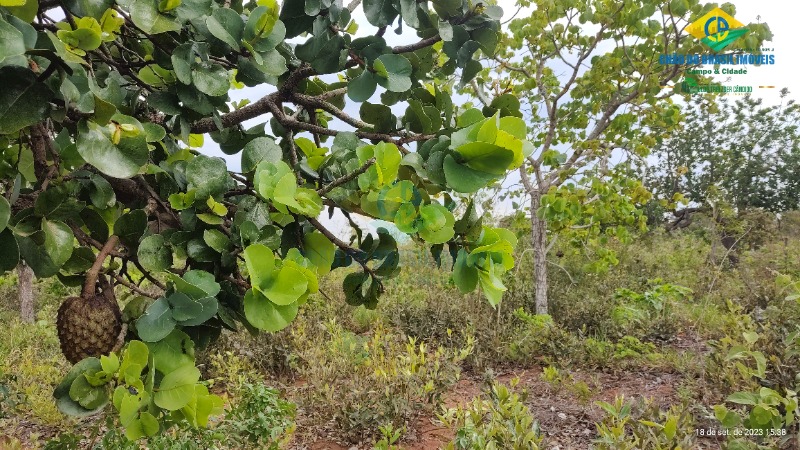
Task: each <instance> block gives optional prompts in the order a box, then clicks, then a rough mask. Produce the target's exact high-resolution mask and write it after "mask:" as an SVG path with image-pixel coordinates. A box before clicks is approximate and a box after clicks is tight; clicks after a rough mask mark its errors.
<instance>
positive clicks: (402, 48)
mask: <svg viewBox="0 0 800 450" xmlns="http://www.w3.org/2000/svg"><path fill="white" fill-rule="evenodd" d="M441 40H442V37H441V36H439V35H438V34H436V35H434V36H431V37H429V38H425V39H423V40H421V41H419V42H416V43H414V44H410V45H399V46H397V47H394V48H392V53H395V54H399V53H409V52H415V51H417V50H420V49H423V48H425V47H430V46H431V45H433V44H435V43H437V42H439V41H441Z"/></svg>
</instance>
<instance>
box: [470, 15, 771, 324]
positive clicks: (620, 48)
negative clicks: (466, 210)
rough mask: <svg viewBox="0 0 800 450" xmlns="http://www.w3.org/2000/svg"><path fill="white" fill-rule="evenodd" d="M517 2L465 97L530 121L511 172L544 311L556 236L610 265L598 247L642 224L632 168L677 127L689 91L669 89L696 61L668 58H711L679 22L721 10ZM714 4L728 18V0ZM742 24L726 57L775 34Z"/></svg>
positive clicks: (538, 304)
mask: <svg viewBox="0 0 800 450" xmlns="http://www.w3.org/2000/svg"><path fill="white" fill-rule="evenodd" d="M517 3H518V6H519V7H520V8H521V9H520V11H519V12H518V14H517V15H518V17H517V18H515V19H514V20H512V21H511V22H510V24H509V25H508V30H504V33H503V35H502V40H501V43H500V45H498V51H497V52H496V53H494V54H492V55H488V56H486V57H485V58H484V59H483V61H484V63H485V64H486V65H487V67H486V68H485V69H484V70H483V71H482V73H481V74H480V75H479V76H478V77H477V78H476V79H474V80H472V83H471V85H472V86H471V89H469V90H467V91H465V92H472V93H473V95H474V96H475V97H477V98H478V99H479V100H480V101H481V102H483V103H484V108H483V112H484V113H486V114H492V113H495V112H497V113H499V114H500V115H501V116H516V117H524V118H525V119H526V123H527V125H528V128H527V131H528V136H529V138H530V142H531V143H532V145H533V149H532V152H531V155H529V156H527V157H526V158H525V160H524V161H523V164H522V165H521V166H520V167H519V177H520V178H521V186H522V188H521V189H517V190H515V191H514V192H512V193H511V195H512V196H517V197H520V196H524V197H527V198H528V199H529V206H528V207H529V211H530V223H531V242H532V249H533V258H534V273H533V279H534V285H535V288H534V290H535V292H534V293H533V295H532V297H534V302H533V303H534V304H535V309H536V312H537V313H540V314H546V313H547V312H548V298H547V252H548V250H549V248H550V247H551V245H552V243H553V240H554V239H555V238H556V236H557V235H558V234H561V235H563V236H564V237H566V240H567V241H569V242H570V243H571V244H572V245H573V246H574V248H576V249H582V248H586V247H590V246H593V244H599V245H595V247H596V248H599V249H600V250H601V251H600V252H599V253H597V254H596V255H595V256H598V255H599V259H598V260H597V261H595V262H596V263H599V264H600V265H603V264H605V265H607V264H613V263H614V262H615V259H616V258H615V256H614V254H613V252H610V251H608V250H607V249H604V248H603V246H602V243H603V242H604V241H605V240H607V239H609V238H615V237H619V238H623V239H624V238H627V237H628V235H629V228H630V227H632V226H633V227H644V225H645V220H646V219H645V217H644V216H643V215H642V213H641V211H640V207H641V206H642V205H643V203H644V202H646V201H647V200H648V199H649V197H650V194H649V192H648V191H647V190H646V189H645V188H644V187H643V185H642V182H641V180H640V179H639V177H637V176H636V175H635V172H633V171H632V170H631V169H632V168H631V166H630V164H629V163H633V162H638V163H642V162H644V160H643V158H644V157H645V156H646V155H647V154H648V152H649V151H650V149H651V148H653V147H655V146H656V144H657V143H658V142H659V141H660V140H661V139H663V138H664V137H666V136H668V135H669V134H670V133H671V132H672V131H673V130H674V129H675V127H676V126H677V125H678V124H679V123H680V121H681V114H680V108H679V105H677V104H675V99H676V98H685V97H686V96H688V95H689V94H687V93H684V92H682V91H681V90H680V89H679V88H675V87H674V86H675V85H679V84H680V83H679V81H680V80H681V79H682V77H683V74H684V73H685V71H686V70H687V68H692V67H697V64H695V62H696V61H694V60H693V59H691V58H686V61H685V63H680V64H671V63H669V58H667V56H672V55H676V54H677V55H702V54H713V52H712V51H711V50H710V49H709V48H708V47H707V46H706V45H705V44H704V43H703V41H701V40H699V39H696V38H695V37H693V36H691V35H688V34H687V32H686V31H685V28H686V27H687V26H688V25H689V24H690V23H692V22H694V21H696V20H698V19H700V18H704V16H706V14H708V13H709V12H711V11H712V10H713V9H714V8H716V7H717V5H716V4H702V3H699V2H698V1H697V0H671V1H665V0H626V1H618V2H612V1H596V0H534V1H528V0H519V1H518V2H517ZM722 9H723V10H725V11H726V12H727V13H729V14H732V15H733V14H735V8H734V6H733V5H732V4H730V3H726V4H724V5H722ZM712 15H713V14H712ZM746 28H747V33H746V34H745V35H744V36H742V37H741V38H739V39H738V40H737V41H736V42H734V43H733V44H732V45H730V46H728V47H727V48H726V49H725V51H726V52H737V51H746V52H748V53H749V52H758V51H759V50H760V46H761V43H762V41H764V40H769V39H770V38H771V36H772V35H771V33H770V31H769V27H768V26H767V25H766V24H763V23H751V24H749V25H747V26H746ZM711 31H712V32H714V33H715V29H712V30H711ZM712 35H713V33H712ZM712 37H713V36H712ZM665 62H667V63H665ZM703 80H705V81H709V78H708V77H704V78H703ZM548 232H549V238H548Z"/></svg>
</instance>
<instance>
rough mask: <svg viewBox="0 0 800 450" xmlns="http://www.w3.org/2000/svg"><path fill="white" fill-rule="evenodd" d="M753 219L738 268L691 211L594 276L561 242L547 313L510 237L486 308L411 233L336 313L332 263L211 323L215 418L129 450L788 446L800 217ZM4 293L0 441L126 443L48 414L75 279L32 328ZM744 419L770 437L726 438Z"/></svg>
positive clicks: (112, 433) (11, 285)
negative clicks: (369, 300) (245, 311)
mask: <svg viewBox="0 0 800 450" xmlns="http://www.w3.org/2000/svg"><path fill="white" fill-rule="evenodd" d="M766 223H767V225H764V226H763V228H764V229H763V230H761V229H758V230H757V231H759V233H755V232H750V233H749V234H748V239H742V240H741V247H740V248H739V249H736V250H735V252H736V253H735V254H736V257H737V258H738V263H737V264H736V265H733V264H732V263H731V258H729V254H728V253H727V250H726V249H725V248H724V247H722V246H721V245H719V244H716V242H717V238H716V236H717V235H716V234H715V233H716V230H715V227H714V226H712V225H711V224H710V222H708V221H703V220H697V221H696V223H695V224H694V225H692V226H691V227H689V228H688V229H684V230H679V231H677V232H673V233H665V232H663V231H660V230H654V231H651V232H649V233H647V234H644V235H641V236H639V237H637V238H636V239H634V240H633V241H632V242H630V243H625V244H623V243H619V242H611V243H609V244H607V245H608V246H610V247H611V248H612V249H613V250H614V251H615V252H616V253H617V257H618V259H619V264H617V265H615V266H611V267H609V268H607V269H606V270H598V269H597V267H595V266H591V265H590V264H589V263H590V262H591V259H590V258H587V255H586V252H587V248H591V247H590V246H589V247H587V246H584V245H581V246H572V245H568V244H567V243H559V244H557V245H556V247H555V248H554V249H553V250H552V251H551V259H552V263H551V265H550V269H551V270H550V280H551V288H550V297H551V302H552V303H551V316H548V317H543V316H535V315H532V314H531V310H530V308H529V306H530V305H531V303H532V299H531V293H532V284H531V282H532V281H531V278H532V277H531V273H532V265H531V264H532V262H531V260H530V254H531V252H523V250H524V245H525V244H524V240H523V242H522V243H521V248H520V249H519V250H518V264H517V267H516V268H515V269H514V271H513V272H512V273H511V274H509V276H508V278H507V279H506V280H505V282H506V285H507V287H508V292H507V293H506V295H505V298H504V300H503V303H502V304H501V306H500V307H499V308H498V309H493V308H491V307H490V306H489V305H488V304H487V302H486V301H485V300H484V299H482V298H481V297H480V295H478V294H473V295H467V296H462V295H460V294H459V293H458V292H457V290H456V289H455V287H454V286H453V284H452V281H451V280H450V275H449V270H447V269H448V267H443V268H441V269H440V268H437V267H436V265H435V263H434V262H433V260H432V259H431V258H430V256H428V255H427V254H426V253H425V252H424V249H417V248H414V247H412V246H409V247H408V248H406V249H404V252H405V253H406V254H405V255H404V256H405V258H404V259H402V260H403V261H404V262H405V266H404V269H403V271H402V272H401V274H400V275H399V276H398V277H397V278H395V279H393V280H391V281H389V282H388V283H387V285H386V288H387V293H386V295H385V296H384V297H383V298H382V300H381V302H380V304H379V306H378V308H377V309H375V310H367V309H364V308H363V307H359V308H352V307H349V306H347V305H346V304H345V302H344V298H343V296H342V295H341V293H340V286H341V281H342V278H343V275H341V274H339V275H336V274H335V273H334V274H332V275H330V276H328V278H327V279H325V280H324V282H323V283H322V286H321V290H322V291H323V293H324V294H319V295H317V296H316V297H314V298H312V299H311V300H310V301H309V303H308V304H307V306H305V307H304V309H303V311H302V312H301V315H300V316H299V317H298V319H297V320H296V321H295V322H294V323H293V324H292V326H291V327H289V328H288V329H286V330H284V331H281V332H279V333H276V334H263V335H259V336H251V335H249V334H247V333H246V332H245V331H241V332H238V333H224V334H223V336H222V338H221V339H220V340H219V341H218V342H216V343H215V344H213V345H212V346H211V347H209V348H208V349H206V350H204V351H203V352H201V353H199V354H198V357H199V361H200V363H201V364H202V366H201V367H202V369H203V371H204V372H205V373H204V376H205V377H206V378H208V379H209V380H210V383H211V388H212V390H214V391H215V392H217V393H220V394H222V395H223V396H224V397H225V399H226V412H225V415H224V416H223V417H220V418H218V420H217V421H216V422H214V425H213V427H212V428H211V429H209V430H202V431H198V430H184V429H179V428H171V429H169V430H167V431H166V432H165V433H164V434H163V435H161V436H159V437H158V438H155V439H151V440H150V441H149V442H147V443H146V444H142V445H145V446H146V448H152V449H173V448H174V449H192V448H197V449H200V448H203V449H212V448H219V449H224V448H237V449H238V448H269V449H280V448H296V449H350V448H353V447H355V448H358V449H367V448H376V449H400V448H402V449H438V448H448V449H449V448H452V449H476V450H477V449H481V450H482V449H485V448H489V446H490V445H494V446H495V448H509V449H512V448H513V449H536V448H543V449H551V448H559V449H569V448H575V449H585V448H590V447H591V448H598V449H625V448H630V449H662V448H663V449H673V448H678V447H680V448H683V449H689V448H691V449H702V448H709V449H711V448H714V449H716V448H731V449H733V448H742V449H748V448H752V449H756V448H784V449H791V448H798V447H797V443H798V426H797V422H796V421H795V420H794V418H793V414H790V413H791V412H792V411H793V408H796V405H797V399H796V394H794V392H796V391H797V387H798V386H797V384H798V381H800V378H796V377H797V372H798V370H800V369H799V368H800V356H799V355H800V335H798V334H796V332H797V330H798V325H800V304H798V301H797V293H798V292H800V285H798V284H797V281H798V280H800V215H797V214H795V215H788V216H785V217H784V218H783V220H782V221H781V224H780V227H778V226H777V225H775V224H774V223H773V222H770V221H767V222H766ZM748 229H750V230H752V229H753V227H752V226H750V227H749V228H748ZM521 232H522V233H524V230H522V231H521ZM447 264H449V261H445V262H444V265H445V266H446V265H447ZM15 286H16V278H15V276H14V275H11V276H7V277H5V278H2V279H0V298H2V301H0V448H46V449H78V448H115V449H116V448H122V449H128V448H130V449H133V448H140V447H139V446H137V445H136V444H131V443H128V442H126V441H125V438H124V436H122V435H121V434H120V433H119V432H118V431H116V429H115V427H114V426H113V423H111V422H110V420H111V416H109V417H105V416H100V417H94V418H89V419H82V420H76V419H68V418H65V417H64V416H62V415H61V414H60V413H59V412H58V411H57V409H56V408H55V405H54V403H53V402H52V399H51V393H52V389H53V387H54V386H55V384H56V383H57V382H58V381H59V380H60V378H61V377H62V376H63V374H64V373H66V371H67V370H68V368H69V365H68V363H67V362H66V361H65V360H64V359H63V357H62V356H61V354H60V352H59V349H58V341H57V338H56V334H55V328H54V318H55V313H56V309H57V307H58V304H59V302H60V301H61V299H63V298H65V297H67V296H68V295H69V294H70V290H69V289H68V288H65V287H63V286H61V285H60V284H58V283H57V282H53V281H47V282H42V283H39V284H37V286H36V289H37V292H38V294H39V295H38V298H39V305H38V321H37V322H36V323H34V324H23V323H21V322H20V321H19V319H18V312H17V311H16V308H17V305H16V288H15ZM793 395H794V396H793ZM746 429H762V430H773V431H772V432H769V431H767V434H766V435H764V436H733V432H734V430H746ZM532 430H533V431H532ZM722 430H728V434H729V436H719V435H718V434H719V433H720V431H722ZM712 433H713V434H717V435H711V436H709V434H712ZM770 434H772V435H770Z"/></svg>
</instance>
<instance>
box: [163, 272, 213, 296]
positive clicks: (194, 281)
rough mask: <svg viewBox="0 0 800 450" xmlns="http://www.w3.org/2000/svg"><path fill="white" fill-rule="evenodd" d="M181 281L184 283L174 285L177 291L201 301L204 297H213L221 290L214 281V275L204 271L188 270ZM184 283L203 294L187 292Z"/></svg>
mask: <svg viewBox="0 0 800 450" xmlns="http://www.w3.org/2000/svg"><path fill="white" fill-rule="evenodd" d="M173 278H177V277H173ZM183 280H184V283H180V282H177V283H175V285H176V287H177V289H178V290H179V291H181V292H184V293H186V294H189V295H190V296H192V297H193V298H195V299H202V298H203V297H206V296H210V297H214V296H216V295H217V294H219V291H220V290H221V288H220V285H219V283H217V281H216V279H215V278H214V275H213V274H211V273H208V272H206V271H204V270H190V271H188V272H186V273H185V274H183ZM173 281H174V279H173ZM185 283H189V284H191V285H192V286H195V287H197V288H199V289H200V290H201V291H202V292H203V294H200V293H195V292H190V291H187V290H186V289H185V286H184V284H185Z"/></svg>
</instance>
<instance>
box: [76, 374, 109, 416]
mask: <svg viewBox="0 0 800 450" xmlns="http://www.w3.org/2000/svg"><path fill="white" fill-rule="evenodd" d="M69 397H70V398H71V399H72V400H74V401H76V402H78V404H79V405H81V406H82V407H84V408H86V409H89V410H91V409H97V408H101V407H103V406H104V405H105V404H106V403H108V400H109V398H108V390H107V389H106V388H105V387H98V386H92V385H91V384H90V383H89V381H88V380H87V379H86V374H85V373H84V374H82V375H79V376H78V377H77V378H75V381H73V382H72V386H70V388H69Z"/></svg>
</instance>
